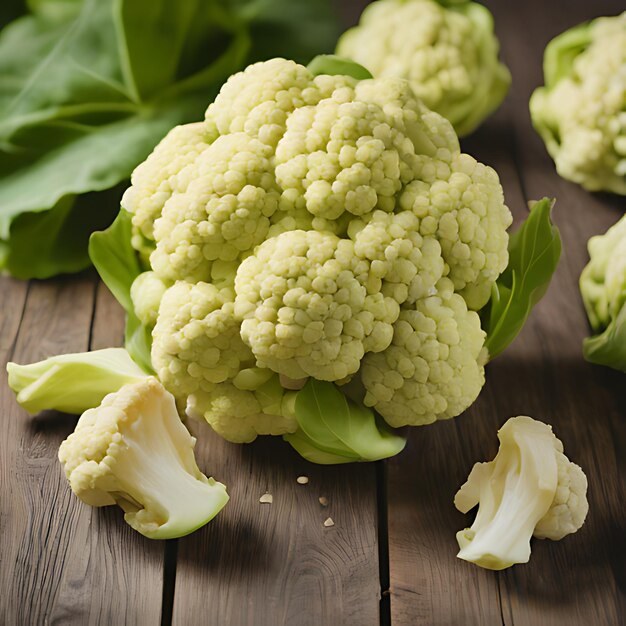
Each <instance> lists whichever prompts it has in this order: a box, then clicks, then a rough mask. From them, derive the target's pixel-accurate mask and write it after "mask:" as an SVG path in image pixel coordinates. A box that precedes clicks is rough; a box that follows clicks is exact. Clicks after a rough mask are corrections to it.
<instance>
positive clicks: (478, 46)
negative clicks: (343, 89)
mask: <svg viewBox="0 0 626 626" xmlns="http://www.w3.org/2000/svg"><path fill="white" fill-rule="evenodd" d="M498 48H499V45H498V40H497V39H496V37H495V34H494V32H493V18H492V16H491V13H489V11H488V10H487V9H486V8H485V7H484V6H482V5H480V4H478V3H476V2H464V1H462V2H458V3H457V4H456V5H455V6H443V3H439V2H437V1H436V0H377V1H376V2H372V3H371V4H369V5H368V6H367V8H366V9H365V11H364V12H363V15H362V16H361V20H360V22H359V24H358V25H357V26H355V27H354V28H351V29H350V30H348V31H347V32H346V33H344V34H343V35H342V36H341V38H340V39H339V43H338V44H337V49H336V52H337V54H338V55H339V56H342V57H347V58H350V59H353V60H354V61H356V62H357V63H360V64H361V65H363V66H364V67H366V68H367V69H368V70H369V71H370V72H371V73H372V74H373V75H374V77H376V78H383V77H390V76H399V77H401V78H405V79H407V80H408V81H409V82H410V83H411V87H412V88H413V90H414V92H415V93H416V94H417V96H419V97H420V98H421V99H422V100H423V102H424V103H425V104H426V106H428V107H429V108H430V109H432V110H433V111H437V113H440V114H441V115H443V116H444V117H445V118H447V119H448V120H450V122H452V124H453V126H454V128H455V129H456V131H457V133H458V134H459V135H460V136H462V135H466V134H468V133H470V132H471V131H472V130H474V129H475V128H476V127H477V126H478V125H479V124H480V123H481V122H482V121H483V120H484V119H485V118H486V117H487V116H488V115H489V114H490V113H492V112H493V111H494V110H495V109H497V108H498V106H499V105H500V103H501V102H502V100H503V98H504V96H505V95H506V93H507V91H508V88H509V84H510V82H511V77H510V74H509V71H508V70H507V68H506V67H505V66H504V65H503V64H502V63H500V62H499V61H498Z"/></svg>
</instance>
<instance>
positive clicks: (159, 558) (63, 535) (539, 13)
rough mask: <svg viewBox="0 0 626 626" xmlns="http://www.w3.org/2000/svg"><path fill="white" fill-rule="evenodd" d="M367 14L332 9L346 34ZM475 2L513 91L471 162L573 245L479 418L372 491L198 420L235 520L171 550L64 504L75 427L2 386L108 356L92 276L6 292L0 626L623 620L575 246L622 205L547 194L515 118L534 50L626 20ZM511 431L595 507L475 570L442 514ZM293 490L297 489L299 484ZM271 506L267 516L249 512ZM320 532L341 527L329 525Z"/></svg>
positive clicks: (373, 472) (598, 375)
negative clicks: (552, 443) (542, 208)
mask: <svg viewBox="0 0 626 626" xmlns="http://www.w3.org/2000/svg"><path fill="white" fill-rule="evenodd" d="M364 4H365V2H364V0H349V2H348V1H346V2H342V3H339V4H338V8H339V9H340V12H341V15H342V17H343V18H344V21H345V22H346V23H354V22H355V21H356V17H357V14H358V12H359V11H360V9H361V8H362V6H364ZM485 4H487V5H488V7H489V8H490V9H491V10H492V12H493V13H494V16H495V18H496V27H497V31H498V34H499V36H500V40H501V42H502V48H503V55H504V58H505V60H506V62H507V64H508V66H509V67H510V68H511V70H512V73H513V86H512V90H511V93H510V95H509V97H508V99H507V101H506V103H505V105H504V106H503V107H502V109H501V110H500V111H499V112H498V113H497V114H496V115H495V116H494V117H493V118H492V119H491V120H489V122H488V123H487V124H486V125H485V126H484V127H483V128H481V129H480V130H479V131H478V132H477V133H475V134H474V135H473V136H472V137H470V138H468V139H467V140H464V141H463V147H464V149H465V150H467V151H468V152H470V153H471V154H473V155H475V156H476V157H477V158H478V159H480V160H481V161H483V162H486V163H488V164H490V165H492V166H494V167H495V168H496V169H497V171H498V173H499V174H500V177H501V180H502V183H503V186H504V189H505V194H506V197H507V201H508V203H509V205H510V207H511V209H512V210H513V213H514V216H515V219H516V221H517V222H519V221H520V220H521V219H522V218H523V217H524V216H525V213H526V209H525V203H526V200H528V199H533V198H539V197H541V196H544V195H549V196H555V197H557V198H558V203H557V206H556V208H555V213H554V214H555V219H556V221H557V223H558V225H559V227H560V229H561V232H562V235H563V240H564V246H565V247H564V254H563V260H562V263H561V265H560V268H559V270H558V273H557V276H556V278H555V281H554V284H553V286H552V288H551V289H550V291H549V293H548V295H547V296H546V298H545V299H544V300H543V301H542V302H541V303H540V305H539V306H538V307H537V309H536V310H535V311H534V313H533V316H532V318H531V319H530V320H529V323H528V325H527V326H526V328H525V329H524V331H523V333H522V334H521V335H520V337H519V338H518V340H517V341H516V342H515V343H514V344H513V345H512V346H511V348H510V349H509V350H508V351H507V352H506V353H505V354H504V355H502V356H501V357H499V358H498V359H497V360H496V361H494V362H493V363H492V364H490V365H489V367H488V372H487V384H486V385H485V388H484V390H483V392H482V393H481V395H480V397H479V399H478V401H477V402H476V403H475V405H474V406H472V407H471V408H470V409H469V410H468V411H467V412H466V413H465V414H464V415H463V416H460V417H459V418H457V419H455V420H450V421H447V422H443V423H439V424H435V425H433V426H429V427H425V428H418V429H413V430H412V432H411V434H410V438H409V443H408V446H407V449H406V451H405V452H404V453H403V454H402V455H400V456H398V457H396V458H394V459H392V460H391V461H390V462H388V464H387V483H386V485H382V486H383V487H384V488H383V489H380V490H379V489H378V487H381V484H380V479H381V477H382V476H384V474H382V473H379V474H378V475H377V468H376V467H375V466H374V465H373V464H370V465H355V466H341V467H318V466H314V465H310V464H308V463H306V462H305V461H304V460H302V459H301V458H300V457H298V455H296V454H295V453H294V452H292V451H291V450H290V448H289V447H288V446H287V445H286V444H283V443H282V442H281V441H280V440H278V439H273V440H271V439H267V438H264V439H261V440H259V441H258V442H256V443H254V444H252V445H249V446H236V445H232V444H229V443H227V442H225V441H223V440H222V439H220V438H219V437H217V436H216V435H215V434H214V433H212V432H211V431H210V429H209V428H208V426H207V425H206V424H203V423H198V422H191V423H190V427H191V429H192V430H193V432H194V433H195V434H196V436H197V437H198V444H197V451H198V462H199V465H200V467H201V468H202V469H203V470H204V471H205V472H206V473H207V474H208V475H213V476H214V477H215V478H217V479H219V480H222V481H223V482H225V483H226V484H227V485H228V490H229V493H230V495H231V501H230V503H229V504H228V506H227V507H226V509H225V510H224V512H223V513H222V514H220V516H218V518H216V520H215V521H213V522H212V523H211V524H209V525H208V526H207V527H205V528H203V529H202V530H200V531H198V532H197V533H194V534H193V535H191V536H189V537H186V538H184V539H181V540H179V541H177V542H170V543H168V544H167V546H166V544H163V543H159V542H151V541H149V540H146V539H144V538H142V537H141V536H140V535H138V534H137V533H134V532H133V531H131V530H130V529H129V527H128V526H127V525H126V524H124V522H123V520H122V516H121V514H120V512H119V511H118V510H116V509H115V508H113V507H111V508H108V509H105V510H102V509H101V510H95V509H90V508H88V507H86V506H84V505H82V504H81V503H80V502H79V501H78V500H77V499H76V498H75V497H73V496H72V494H71V493H70V491H69V489H68V487H67V484H66V481H65V479H64V478H63V477H62V474H61V470H60V467H59V464H58V462H57V460H56V452H57V448H58V445H59V443H60V442H61V440H62V439H63V438H65V437H66V436H67V435H68V434H69V433H70V432H71V430H72V429H73V427H74V424H75V418H74V417H71V416H65V415H61V414H57V413H54V412H49V413H46V414H43V415H41V416H38V417H36V418H30V417H28V416H27V415H26V414H25V413H24V412H23V411H21V410H20V409H19V407H17V405H16V403H15V400H14V397H13V394H12V393H11V392H10V391H9V390H8V388H7V385H6V374H5V372H4V364H5V363H6V362H7V361H8V360H16V361H18V362H27V361H33V360H37V359H40V358H44V357H45V356H49V355H51V354H56V353H62V352H69V351H81V350H85V349H87V348H88V347H90V348H92V349H97V348H101V347H106V346H111V345H120V343H121V340H122V335H123V315H122V311H121V309H120V307H119V306H118V305H117V304H116V302H115V301H114V299H113V297H112V296H111V294H110V293H109V292H108V290H107V289H106V287H104V286H103V285H102V284H96V283H95V281H94V279H93V277H92V276H91V275H83V276H79V277H76V278H72V279H58V280H54V281H48V282H47V283H40V282H32V283H30V284H26V283H21V282H18V281H13V280H11V279H8V278H0V303H1V304H0V306H1V308H0V361H1V362H2V363H1V364H2V370H1V372H0V410H1V411H2V417H3V420H4V422H5V424H4V429H3V436H2V438H1V439H0V494H1V500H0V505H1V506H0V565H1V566H2V567H0V585H1V586H0V589H2V598H1V599H0V624H2V625H4V624H7V625H11V626H13V625H18V626H22V625H25V626H30V625H31V624H63V625H65V624H81V625H82V624H104V625H108V624H116V625H117V624H133V625H134V624H138V625H140V626H142V625H144V624H145V625H154V626H156V625H158V624H159V623H163V624H169V622H170V617H171V620H172V622H173V623H174V624H176V625H177V626H195V625H196V624H198V625H200V624H218V625H222V624H227V625H228V626H231V625H232V626H246V625H248V624H254V625H260V626H263V625H268V626H274V625H279V624H298V625H305V626H307V625H309V624H311V625H315V626H317V625H325V624H329V625H333V626H335V625H343V624H345V625H350V626H352V625H356V626H369V625H370V624H371V625H374V624H378V623H382V624H383V625H387V624H389V620H391V623H392V624H393V625H394V626H404V625H413V624H416V623H419V624H434V625H436V626H439V625H453V626H456V625H458V626H466V625H467V626H470V625H473V624H477V625H481V626H482V625H487V626H489V625H491V624H494V625H499V624H506V625H507V626H508V625H513V624H515V625H516V626H519V625H522V626H535V625H539V626H544V625H545V626H561V625H563V626H587V625H591V626H601V625H602V626H604V625H611V626H612V625H616V624H625V623H626V595H625V590H626V509H625V507H624V501H625V499H626V392H625V384H624V377H623V376H622V375H620V374H618V373H616V372H611V371H608V370H604V369H602V368H597V367H592V366H591V365H588V364H586V363H585V362H584V361H583V360H582V358H581V352H580V344H581V340H582V338H583V336H584V335H585V334H586V333H587V330H588V329H587V322H586V319H585V315H584V311H583V308H582V305H581V302H580V296H579V293H578V287H577V281H578V276H579V273H580V270H581V268H582V267H583V265H584V264H585V263H586V260H587V256H586V241H587V239H588V237H589V236H590V235H592V234H596V233H600V232H604V231H605V230H606V228H607V227H608V226H609V225H610V224H611V223H613V222H615V221H616V220H617V219H618V218H619V216H620V215H621V214H622V212H623V211H624V209H625V208H626V200H625V199H624V198H620V197H617V196H609V195H603V194H588V193H586V192H584V191H583V190H582V189H580V188H579V187H578V186H576V185H574V184H572V183H568V182H567V181H564V180H562V179H560V178H559V177H558V176H557V175H556V173H555V171H554V165H553V163H552V161H551V160H550V159H549V158H548V156H547V154H546V152H545V148H544V147H543V145H542V143H541V141H540V140H539V139H538V137H537V136H536V134H535V133H534V131H533V130H532V128H531V125H530V119H529V114H528V110H527V103H528V97H529V95H530V93H531V91H532V89H533V88H534V87H535V86H537V85H538V84H540V82H541V69H540V67H541V55H542V53H543V48H544V46H545V44H546V43H547V41H548V40H549V39H550V38H552V37H553V36H554V35H555V34H557V33H558V32H560V31H562V30H564V29H565V28H567V27H569V26H572V25H574V24H576V23H578V22H580V21H582V20H584V19H587V18H589V17H592V16H594V15H598V14H602V13H605V14H610V13H616V12H618V11H619V10H621V9H622V8H623V6H620V5H621V4H622V3H621V2H617V1H615V0H596V1H595V2H594V3H593V4H592V3H589V2H586V1H584V0H567V1H564V2H558V3H557V2H553V3H546V2H540V1H539V0H526V2H524V3H511V2H507V1H506V0H485ZM524 413H527V414H530V415H532V416H534V417H537V418H539V419H544V420H545V421H548V422H550V423H551V424H553V426H554V428H555V432H556V433H557V435H558V436H559V437H560V438H561V439H562V440H563V442H564V444H565V450H566V452H567V454H568V455H569V456H570V457H571V458H572V459H573V460H574V461H576V462H578V463H580V464H581V465H582V466H583V468H584V469H585V471H586V473H587V475H588V477H589V482H590V491H589V497H590V505H591V510H590V514H589V518H588V521H587V523H586V525H585V527H584V528H583V529H582V530H581V531H580V532H579V533H577V534H576V535H574V536H572V537H568V538H566V539H565V540H563V541H561V542H556V543H554V542H550V541H535V542H534V544H533V554H532V558H531V561H530V563H529V564H527V565H524V566H516V567H514V568H512V569H510V570H508V571H506V572H503V573H494V572H487V571H484V570H481V569H479V568H477V567H474V566H472V565H469V564H467V563H464V562H462V561H460V560H458V559H457V558H456V556H455V555H456V543H455V533H456V531H457V530H459V529H460V528H463V527H464V526H466V525H467V524H469V523H470V521H471V517H469V516H463V515H461V514H460V513H458V512H457V511H456V510H455V509H454V507H453V504H452V500H453V496H454V493H455V491H456V489H457V488H458V486H459V485H460V484H461V483H462V482H463V481H464V479H465V478H466V476H467V473H468V471H469V469H470V467H471V466H472V464H473V463H474V462H476V461H478V460H484V459H488V458H492V457H493V455H494V454H495V452H496V450H497V439H496V431H497V428H498V427H499V426H500V425H501V424H502V423H503V422H504V421H505V420H506V419H507V418H508V417H510V416H512V415H518V414H524ZM299 475H306V476H308V478H309V483H308V484H306V485H300V484H298V483H297V482H296V478H297V477H298V476H299ZM265 492H269V493H271V494H272V496H273V502H272V504H261V503H260V502H259V497H260V496H261V495H263V494H264V493H265ZM320 496H323V497H326V498H327V499H328V506H326V507H324V506H322V505H320V503H319V500H318V498H319V497H320ZM385 497H386V501H385ZM381 501H382V505H383V506H380V505H381ZM385 505H386V510H385ZM385 513H386V515H385ZM380 516H382V517H380ZM327 517H331V518H332V519H333V521H334V526H331V527H324V525H323V523H324V520H325V519H326V518H327ZM387 526H388V533H387V535H384V534H383V535H382V536H379V533H380V532H383V533H384V531H385V530H387ZM379 557H380V558H379ZM387 561H389V568H388V569H389V571H387ZM164 565H165V567H164ZM381 568H382V569H381ZM379 570H380V571H379ZM381 584H382V592H383V597H384V598H388V597H389V596H388V593H389V594H390V596H391V602H390V609H391V612H390V614H389V613H388V609H389V605H388V604H387V602H386V601H384V602H383V603H382V613H381V611H380V599H381ZM387 585H389V592H387V589H386V587H387ZM163 600H165V603H163ZM170 613H171V615H170Z"/></svg>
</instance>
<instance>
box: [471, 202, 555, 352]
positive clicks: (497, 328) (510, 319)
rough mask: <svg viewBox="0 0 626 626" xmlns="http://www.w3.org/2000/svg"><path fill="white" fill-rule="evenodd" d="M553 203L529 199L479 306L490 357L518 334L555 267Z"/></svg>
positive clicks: (546, 286)
mask: <svg viewBox="0 0 626 626" xmlns="http://www.w3.org/2000/svg"><path fill="white" fill-rule="evenodd" d="M553 204H554V201H553V200H550V199H549V198H543V199H542V200H539V201H538V202H534V203H531V205H530V215H529V216H528V218H527V219H526V221H525V222H524V223H523V224H522V226H521V228H520V229H519V230H518V231H517V232H516V233H514V234H513V235H512V236H511V238H510V240H509V264H508V266H507V268H506V269H505V270H504V272H503V273H502V274H501V275H500V277H499V278H498V280H497V281H496V283H495V285H494V286H493V288H492V292H491V299H490V300H489V302H488V303H487V305H486V306H485V307H484V308H483V309H482V310H481V320H482V327H483V329H484V330H485V332H486V333H487V339H486V341H485V347H486V348H487V350H488V351H489V358H490V359H493V358H495V357H496V356H498V354H500V353H501V352H502V351H503V350H504V349H505V348H506V347H507V346H508V345H509V344H510V343H511V342H512V341H513V340H514V339H515V337H517V335H518V334H519V332H520V330H521V329H522V327H523V326H524V323H525V322H526V320H527V318H528V316H529V314H530V312H531V310H532V308H533V307H534V306H535V304H537V302H539V300H541V298H542V297H543V296H544V294H545V292H546V290H547V289H548V285H549V284H550V280H551V279H552V275H553V274H554V272H555V270H556V267H557V264H558V262H559V258H560V256H561V236H560V234H559V229H558V228H557V227H556V226H554V225H553V224H552V221H551V219H550V212H551V210H552V206H553Z"/></svg>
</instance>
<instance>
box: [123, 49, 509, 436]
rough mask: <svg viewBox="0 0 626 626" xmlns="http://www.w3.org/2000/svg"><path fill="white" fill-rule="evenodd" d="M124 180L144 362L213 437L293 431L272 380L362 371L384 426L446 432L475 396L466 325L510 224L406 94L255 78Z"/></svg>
mask: <svg viewBox="0 0 626 626" xmlns="http://www.w3.org/2000/svg"><path fill="white" fill-rule="evenodd" d="M187 132H188V137H189V141H190V143H192V144H193V145H192V146H189V147H188V148H186V149H185V150H183V151H182V152H183V153H184V155H183V156H180V154H179V153H180V152H181V148H180V142H181V138H183V137H185V136H186V133H187ZM168 155H170V157H169V158H168ZM132 182H133V187H131V189H130V190H129V191H128V192H126V194H125V196H124V208H125V209H126V210H127V211H129V212H130V213H132V214H133V215H132V219H133V225H134V228H135V236H134V237H133V245H135V247H136V248H137V249H138V250H141V251H143V252H144V253H145V251H146V250H148V251H150V265H151V270H152V273H151V274H150V275H149V278H145V279H141V277H140V279H137V281H139V282H138V283H137V281H136V283H137V285H136V286H134V287H133V294H132V295H133V301H134V304H135V307H136V308H137V310H138V314H139V313H140V314H141V318H142V319H145V320H147V323H148V322H151V321H152V320H154V319H156V325H155V327H154V331H153V346H152V363H153V367H154V369H155V371H156V372H157V374H158V376H159V378H160V379H161V380H162V381H163V384H164V385H165V386H166V388H167V389H168V390H170V391H171V392H172V393H173V394H174V395H175V396H176V398H177V401H178V404H179V406H183V407H186V408H187V412H188V414H190V415H193V416H202V417H204V418H205V419H206V420H207V421H208V422H209V423H210V424H211V425H212V426H213V428H214V429H215V430H216V431H218V432H219V433H220V434H222V435H223V436H224V437H226V438H227V439H230V440H232V441H238V442H242V441H251V440H252V439H254V437H256V436H257V435H258V434H284V433H290V432H294V431H295V430H296V428H297V423H296V421H295V419H294V416H293V396H294V393H293V392H290V391H286V390H285V389H283V387H282V386H281V384H280V380H281V377H282V380H283V381H284V380H287V379H291V382H292V383H293V384H295V383H297V384H298V385H299V386H302V384H304V383H303V381H304V380H305V379H306V378H307V377H313V378H316V379H319V380H325V381H335V382H344V381H346V380H347V379H349V378H354V377H359V376H360V377H361V378H362V379H363V383H364V384H365V387H366V388H367V393H368V395H367V402H368V403H369V404H371V405H373V406H374V407H375V408H376V409H377V410H378V411H379V412H380V414H381V415H382V416H383V417H384V418H385V419H386V420H387V421H388V422H389V423H390V424H393V425H401V424H422V423H427V422H431V421H434V420H436V419H442V418H446V417H452V416H453V415H457V414H458V413H460V412H462V411H463V410H464V409H465V408H467V406H468V405H469V404H470V403H471V402H472V401H473V400H474V398H475V397H476V395H477V394H478V392H479V391H480V388H481V387H482V384H483V382H484V377H483V365H484V360H485V355H484V351H483V343H484V333H483V332H482V331H481V329H480V324H479V321H478V315H477V314H476V313H475V311H476V310H478V309H479V308H480V307H482V306H483V305H484V304H485V302H486V301H487V299H488V297H489V293H490V290H491V287H492V285H493V283H494V282H495V280H496V278H497V277H498V275H499V274H500V273H501V272H502V270H503V269H504V268H505V267H506V264H507V261H508V256H507V242H508V236H507V233H506V229H507V227H508V226H509V224H510V223H511V215H510V212H509V210H508V209H507V207H506V206H505V204H504V199H503V195H502V188H501V186H500V183H499V181H498V177H497V175H496V173H495V172H494V171H493V170H492V169H491V168H489V167H487V166H484V165H482V164H480V163H477V162H476V161H475V160H474V159H472V158H471V157H469V156H468V155H463V154H461V152H460V148H459V143H458V139H457V137H456V134H455V133H454V130H453V128H452V126H451V125H450V123H449V122H448V121H447V120H445V119H444V118H443V117H441V116H440V115H438V114H437V113H433V112H432V111H430V110H429V109H427V108H426V107H425V106H424V104H423V103H422V102H421V101H420V100H419V99H418V98H417V97H416V95H415V93H414V92H413V90H412V88H411V85H410V83H409V82H407V81H405V80H402V79H400V78H397V77H394V78H380V79H370V80H362V81H358V80H356V79H354V78H351V77H349V76H332V75H317V76H315V75H313V73H312V72H311V71H310V70H308V69H307V68H305V67H303V66H300V65H298V64H296V63H293V62H291V61H286V60H283V59H273V60H271V61H267V62H264V63H257V64H255V65H252V66H250V67H249V68H247V69H246V70H245V71H244V72H241V73H239V74H236V75H234V76H232V77H231V78H230V79H229V80H228V81H227V83H226V84H225V85H224V87H223V88H222V91H221V92H220V94H219V95H218V97H217V98H216V100H215V102H214V103H213V104H211V105H210V106H209V108H208V110H207V113H206V119H205V122H203V123H198V124H194V125H192V127H191V128H189V129H187V130H186V127H183V128H177V129H174V130H173V131H172V132H171V133H170V134H169V135H168V136H167V137H166V138H165V139H164V140H163V141H162V142H161V144H160V145H159V146H158V147H157V148H156V149H155V151H154V153H153V155H152V156H150V157H149V158H148V159H147V161H146V162H145V163H144V164H143V165H142V166H140V168H138V170H137V172H136V173H135V175H134V176H133V179H132ZM159 281H160V282H159ZM159 285H161V287H159ZM159 289H162V290H163V291H162V299H161V302H160V306H159V308H158V314H157V315H156V317H155V315H154V311H155V310H156V307H155V302H154V297H155V294H157V293H158V290H159ZM140 293H145V294H146V298H147V299H148V302H147V303H143V302H141V296H140V295H139V294H140ZM411 329H413V330H411ZM412 337H414V338H412ZM400 363H401V365H399V364H400ZM279 375H280V376H279ZM294 381H295V382H294ZM286 386H291V388H296V387H293V386H292V385H291V383H290V385H286ZM298 388H299V387H298Z"/></svg>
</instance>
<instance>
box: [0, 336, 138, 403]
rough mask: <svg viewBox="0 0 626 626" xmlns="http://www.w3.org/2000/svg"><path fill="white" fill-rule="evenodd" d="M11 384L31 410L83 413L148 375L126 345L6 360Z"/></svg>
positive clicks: (18, 397) (21, 400)
mask: <svg viewBox="0 0 626 626" xmlns="http://www.w3.org/2000/svg"><path fill="white" fill-rule="evenodd" d="M7 373H8V374H9V387H11V389H12V390H13V391H14V392H15V393H16V394H17V401H18V403H19V404H20V405H21V406H22V407H23V408H24V409H26V410H27V411H28V412H29V413H38V412H39V411H43V410H45V409H55V410H57V411H64V412H65V413H77V414H78V413H83V412H84V411H86V410H87V409H91V408H93V407H96V406H98V405H99V404H100V402H102V399H103V398H104V396H106V395H107V394H109V393H113V392H114V391H118V390H119V389H121V388H122V387H123V386H124V385H126V384H127V383H132V382H137V381H139V380H142V379H143V378H145V377H146V376H147V375H146V373H145V372H143V371H142V370H141V369H140V368H139V367H138V366H137V364H136V363H135V362H134V361H133V360H132V359H131V358H130V356H129V354H128V352H127V351H126V350H124V348H106V349H104V350H95V351H93V352H81V353H77V354H62V355H60V356H53V357H50V358H49V359H46V360H45V361H39V362H38V363H30V364H29V365H18V364H17V363H8V364H7Z"/></svg>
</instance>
